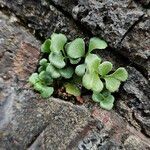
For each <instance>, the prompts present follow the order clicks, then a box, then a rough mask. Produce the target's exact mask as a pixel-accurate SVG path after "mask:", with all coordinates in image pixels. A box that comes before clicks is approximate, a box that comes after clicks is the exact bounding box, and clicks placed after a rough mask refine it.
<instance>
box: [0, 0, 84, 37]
mask: <svg viewBox="0 0 150 150" xmlns="http://www.w3.org/2000/svg"><path fill="white" fill-rule="evenodd" d="M2 6H3V7H7V8H9V9H10V10H11V11H12V12H14V13H15V14H16V15H17V16H18V17H19V18H20V19H21V20H22V22H24V23H25V24H26V25H27V26H28V27H29V28H30V29H31V31H32V32H33V33H35V35H36V36H37V37H38V38H41V37H42V38H47V37H49V36H50V35H51V34H52V33H53V32H61V33H65V34H66V35H67V36H68V38H69V39H74V38H75V37H77V36H78V35H80V36H82V32H81V31H80V32H79V30H78V28H77V27H76V25H75V22H74V21H73V20H72V19H71V18H67V17H65V16H64V15H63V14H62V13H61V12H59V11H58V10H57V9H56V8H55V7H53V6H52V5H50V4H49V3H47V2H46V0H36V1H35V0H31V1H26V0H21V1H20V0H16V1H13V0H1V7H2Z"/></svg>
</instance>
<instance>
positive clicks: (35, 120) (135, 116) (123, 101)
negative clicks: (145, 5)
mask: <svg viewBox="0 0 150 150" xmlns="http://www.w3.org/2000/svg"><path fill="white" fill-rule="evenodd" d="M55 2H57V3H56V4H57V5H59V4H60V3H61V5H60V6H62V4H63V8H64V10H66V11H68V12H71V13H72V15H73V17H74V18H75V19H77V20H78V21H79V22H81V20H82V19H83V21H84V18H86V17H85V16H89V15H93V14H95V15H97V13H96V12H100V10H101V2H98V1H89V2H90V4H92V5H90V6H88V5H89V3H87V1H85V3H80V4H78V2H77V1H74V2H72V6H71V7H70V3H71V1H55ZM66 2H67V5H66V6H65V4H66ZM117 2H118V1H117ZM119 2H120V1H119ZM128 2H129V1H125V2H123V4H125V5H123V6H120V5H121V3H118V4H116V1H111V2H110V3H109V1H106V2H104V3H107V5H106V6H107V7H106V8H107V10H106V12H107V11H108V12H111V7H108V6H109V4H111V3H113V4H116V6H117V8H116V11H114V13H116V14H117V12H120V9H121V15H122V14H123V15H126V14H125V12H126V11H127V10H128V9H127V10H124V9H125V8H124V7H125V6H127V5H126V4H127V3H128ZM0 4H1V7H2V6H3V11H4V10H5V9H6V10H7V13H8V12H9V13H10V16H9V17H8V16H7V15H4V14H2V13H1V22H0V23H1V26H0V27H1V29H0V31H1V35H0V36H1V38H0V43H1V46H2V47H1V49H0V50H1V51H0V58H2V59H0V69H1V70H0V71H1V73H0V89H1V90H0V149H27V148H28V149H30V150H34V149H35V150H38V149H39V150H41V149H52V150H55V149H61V150H62V149H68V150H70V149H82V148H83V147H84V148H85V149H125V148H126V149H128V148H130V147H131V148H133V147H138V146H139V142H140V146H139V147H140V148H141V145H142V148H143V149H149V145H150V143H149V139H148V138H147V137H145V136H144V135H143V133H144V134H145V135H147V136H149V101H148V98H149V90H148V89H149V85H148V81H147V80H146V79H145V78H144V76H143V75H142V74H141V73H140V72H138V71H137V70H136V69H134V68H131V67H129V68H128V72H129V79H128V81H127V82H126V83H125V84H124V86H123V88H122V90H121V91H120V93H119V94H120V99H119V97H117V95H116V104H115V106H116V107H117V108H116V109H115V111H116V112H117V113H116V112H115V111H114V110H112V111H110V112H108V111H105V110H103V109H100V108H99V106H98V105H94V103H92V101H91V100H90V98H89V97H88V98H87V99H86V101H90V103H89V105H90V107H89V106H87V104H85V106H86V107H87V108H89V109H90V111H89V110H87V108H85V107H84V106H82V107H81V106H75V105H73V104H71V103H69V102H63V100H61V99H54V98H50V99H48V100H43V99H41V97H40V96H39V94H37V93H35V92H34V91H33V90H32V89H30V88H31V87H30V86H29V85H28V84H27V79H28V77H29V75H30V74H31V73H32V72H34V71H35V70H36V67H37V64H38V59H39V57H40V53H39V48H40V42H39V41H38V40H36V39H35V37H34V36H32V35H31V34H30V33H29V31H28V30H27V29H31V30H30V31H32V32H35V33H34V34H35V36H36V37H38V38H40V37H42V38H43V37H44V38H46V37H48V36H49V35H50V34H51V33H52V32H54V31H57V32H63V33H65V34H67V35H68V37H69V39H74V38H75V37H78V36H85V37H86V38H89V36H90V35H88V36H87V35H83V33H82V31H81V30H79V29H78V27H77V26H76V25H75V22H74V21H73V20H70V19H68V18H67V16H65V15H63V14H62V13H61V12H60V11H58V10H57V9H56V8H55V7H53V6H52V5H51V4H52V3H51V4H48V3H47V2H46V1H44V0H38V1H34V0H31V1H24V0H17V1H12V0H1V1H0ZM81 4H82V5H81ZM102 6H103V5H102ZM113 6H114V5H113ZM131 6H132V5H131ZM133 6H134V7H133ZM133 6H132V7H129V10H133V8H135V10H137V11H138V12H139V14H140V15H141V11H139V9H138V8H137V6H136V5H133ZM84 7H87V8H86V9H87V11H85V8H84ZM70 8H71V9H70ZM72 8H73V10H72ZM79 8H80V10H79ZM58 9H60V7H58ZM69 9H70V10H69ZM92 9H93V10H92ZM97 9H98V10H97ZM99 9H100V10H99ZM6 10H5V11H6ZM10 10H11V11H12V12H13V13H15V14H16V16H17V18H16V17H15V16H12V12H10ZM60 10H61V9H60ZM5 11H4V12H5ZM41 11H42V12H43V13H40V12H41ZM88 11H89V12H93V11H94V13H93V14H88ZM103 11H104V14H105V10H103ZM122 11H123V12H122ZM76 12H77V13H76ZM78 12H79V14H78ZM86 13H87V14H86ZM98 14H99V13H98ZM131 14H132V15H131V24H130V25H132V23H133V22H134V21H136V20H138V17H139V16H140V15H139V14H136V13H135V12H134V11H133V12H132V13H131ZM134 14H135V15H136V16H135V18H134ZM82 16H83V18H82ZM18 18H19V19H18ZM127 18H128V17H127ZM86 19H87V22H88V23H90V25H88V24H87V25H86ZM86 19H85V22H83V21H82V23H83V24H84V26H86V28H88V27H89V26H91V27H90V28H89V29H88V30H92V32H93V34H94V35H96V34H99V33H96V31H95V30H94V28H93V27H92V26H95V20H94V21H89V20H88V17H87V18H86ZM89 19H90V18H89ZM132 19H133V20H132ZM104 20H105V19H104ZM123 21H124V19H123ZM132 21H133V22H132ZM22 22H23V25H24V26H25V27H26V28H24V27H22V26H21V23H22ZM145 22H147V21H144V26H145V27H146V24H145ZM110 23H111V22H110ZM108 24H109V22H108ZM113 25H114V24H113ZM119 25H121V23H119ZM140 26H141V25H140ZM121 27H122V29H126V31H127V30H128V27H127V28H126V27H125V26H124V24H122V25H121ZM142 27H143V26H142ZM107 28H108V29H109V27H108V26H107ZM146 29H148V28H147V27H146ZM97 30H100V29H99V28H98V29H97ZM126 31H125V32H126ZM94 32H95V33H94ZM142 32H143V31H142ZM37 34H38V36H37ZM109 34H110V33H109ZM106 35H107V32H106ZM122 35H123V34H122ZM122 35H119V34H118V35H117V36H118V39H119V36H120V37H121V36H122ZM106 37H107V36H106ZM110 38H113V36H112V35H111V36H110ZM115 39H116V36H114V39H113V40H115ZM119 40H120V39H119ZM124 40H126V39H124ZM124 40H123V41H122V44H123V42H124ZM110 42H112V41H110ZM128 42H130V41H128ZM112 43H113V42H112ZM142 45H143V44H142ZM145 46H146V44H145V45H144V47H145ZM144 47H143V48H144ZM112 51H113V50H112ZM112 51H111V49H107V50H106V51H105V52H101V53H99V54H100V55H101V56H102V57H103V58H104V59H106V60H111V61H113V62H114V64H115V67H118V66H120V65H122V66H126V63H129V62H126V61H125V59H123V60H122V57H120V56H117V54H118V53H117V52H116V53H114V52H112ZM128 53H129V52H128ZM143 55H144V56H145V55H146V54H145V53H143ZM127 57H128V56H127ZM147 60H148V59H147ZM147 60H146V61H147ZM119 94H118V96H119ZM127 100H128V101H127ZM86 103H88V102H86ZM91 103H92V105H91ZM93 108H96V110H92V109H93ZM118 112H119V113H120V114H121V115H122V116H123V117H125V118H126V120H123V119H122V118H121V117H120V116H119V114H118ZM128 123H130V124H131V125H132V126H133V127H134V128H136V129H137V130H138V131H136V130H135V129H134V128H133V129H131V127H130V126H129V124H128ZM133 135H134V136H133ZM131 137H134V138H131ZM132 139H133V142H134V141H135V142H134V143H132ZM94 141H95V142H94ZM130 143H131V144H130Z"/></svg>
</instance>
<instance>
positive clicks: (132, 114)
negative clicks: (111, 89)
mask: <svg viewBox="0 0 150 150" xmlns="http://www.w3.org/2000/svg"><path fill="white" fill-rule="evenodd" d="M128 72H129V78H128V80H127V82H125V84H124V86H123V89H124V91H122V92H121V93H120V95H121V99H120V101H119V102H118V103H117V106H116V109H117V110H119V112H120V113H121V114H122V115H123V116H124V117H125V118H127V119H128V121H129V122H130V123H131V124H132V125H133V126H134V127H136V128H141V130H144V132H145V134H147V135H150V134H149V133H150V130H149V129H150V126H149V125H150V101H149V100H150V90H149V89H150V85H149V82H148V81H147V80H146V79H145V78H144V77H143V75H142V74H141V73H140V72H138V71H137V70H136V69H135V68H132V67H128Z"/></svg>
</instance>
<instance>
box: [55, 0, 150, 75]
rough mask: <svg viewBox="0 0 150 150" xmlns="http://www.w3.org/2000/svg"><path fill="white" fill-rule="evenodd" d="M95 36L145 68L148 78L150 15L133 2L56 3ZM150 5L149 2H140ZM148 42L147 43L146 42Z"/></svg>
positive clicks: (100, 0)
mask: <svg viewBox="0 0 150 150" xmlns="http://www.w3.org/2000/svg"><path fill="white" fill-rule="evenodd" d="M53 2H54V3H55V4H56V5H59V6H60V7H62V9H64V10H65V11H67V12H69V13H70V14H72V16H73V18H74V19H75V20H77V21H79V22H81V23H82V24H83V25H84V26H85V28H86V29H87V30H90V31H91V32H92V34H93V35H96V36H100V37H102V38H104V39H105V40H106V41H108V42H109V44H110V46H111V47H112V48H116V51H117V52H118V53H120V54H122V55H124V56H125V57H127V59H129V60H130V61H131V62H132V63H134V64H136V65H138V66H139V67H140V68H142V69H143V70H144V72H145V74H146V76H147V77H148V74H149V69H150V68H148V65H149V63H150V62H149V56H150V45H149V43H150V40H149V39H150V21H149V20H150V14H149V12H148V11H146V10H143V9H142V8H141V7H139V6H138V3H135V2H137V1H135V2H134V1H131V0H124V1H121V0H113V1H110V0H105V1H102V0H99V1H98V0H85V1H84V0H76V1H75V2H74V3H72V2H71V1H68V0H65V1H62V0H60V1H58V0H53ZM140 2H141V3H143V4H148V3H149V2H148V1H147V2H146V1H140ZM143 39H144V40H143Z"/></svg>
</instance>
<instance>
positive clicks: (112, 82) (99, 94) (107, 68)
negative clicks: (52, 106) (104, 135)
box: [29, 33, 128, 110]
mask: <svg viewBox="0 0 150 150" xmlns="http://www.w3.org/2000/svg"><path fill="white" fill-rule="evenodd" d="M106 47H107V43H106V42H105V41H104V40H101V39H99V38H97V37H93V38H91V39H90V41H89V46H88V49H87V50H86V48H85V42H84V40H83V39H82V38H76V39H75V40H73V41H71V42H67V37H66V36H65V35H64V34H56V33H53V34H52V35H51V37H50V38H49V39H47V40H46V41H45V42H44V43H43V44H42V46H41V52H42V53H45V54H47V55H48V58H47V59H46V58H43V59H41V60H40V62H39V65H40V66H39V68H38V73H33V74H32V75H31V76H30V78H29V82H30V83H31V84H32V85H33V87H34V89H35V90H36V91H38V92H40V94H41V96H42V97H43V98H48V97H50V96H51V95H52V94H53V92H54V88H53V87H54V85H53V83H54V81H56V80H61V81H64V87H65V88H66V92H67V93H69V94H71V95H74V96H80V95H81V90H80V88H79V85H80V86H81V85H82V86H83V87H84V88H86V89H87V90H91V91H92V92H93V94H92V99H93V101H95V102H97V103H99V104H100V106H101V107H102V108H104V109H107V110H110V109H112V107H113V103H114V97H113V96H112V95H111V93H112V92H115V91H117V90H118V89H119V86H120V84H121V82H122V81H125V80H126V79H127V77H128V73H127V71H126V69H125V68H123V67H120V68H118V69H117V70H116V71H114V72H113V64H112V63H111V62H109V61H104V62H102V59H101V58H100V57H99V56H98V55H96V54H93V50H95V49H100V50H101V49H105V48H106Z"/></svg>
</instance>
